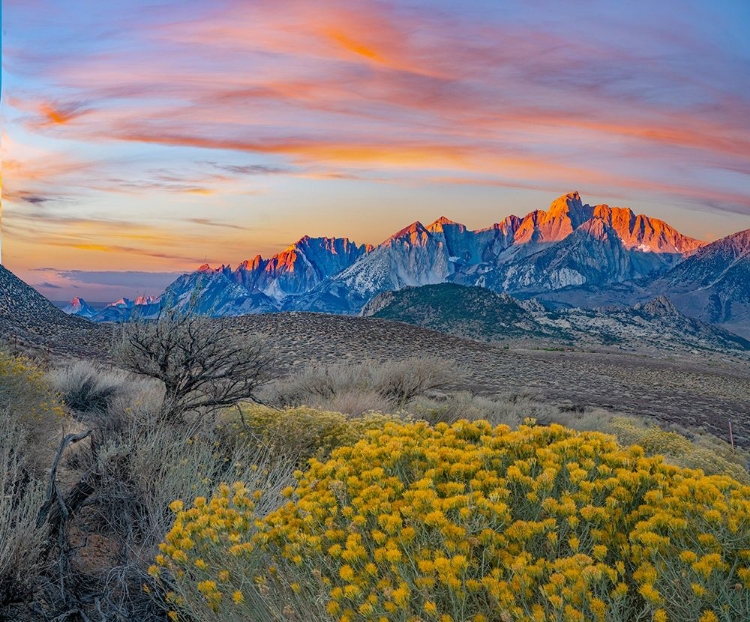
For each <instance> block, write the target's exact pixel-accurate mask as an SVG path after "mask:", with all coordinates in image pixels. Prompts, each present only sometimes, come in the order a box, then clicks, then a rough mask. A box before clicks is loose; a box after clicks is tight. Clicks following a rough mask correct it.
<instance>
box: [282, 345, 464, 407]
mask: <svg viewBox="0 0 750 622" xmlns="http://www.w3.org/2000/svg"><path fill="white" fill-rule="evenodd" d="M456 375H457V372H456V370H455V366H454V365H453V364H452V363H451V362H447V361H444V360H442V359H436V358H421V359H417V358H409V359H404V360H401V361H388V362H385V363H381V362H377V361H369V360H365V361H361V362H359V363H336V364H333V365H311V366H309V367H307V368H305V369H304V370H303V371H302V372H301V373H300V374H299V375H297V376H293V377H291V378H285V379H283V380H281V381H277V382H276V383H274V385H273V387H272V389H271V391H272V397H271V401H272V402H273V403H276V404H277V405H279V406H301V405H308V406H314V407H316V408H322V409H325V410H335V411H339V412H344V413H347V414H354V415H358V414H361V413H362V412H366V411H367V410H379V411H382V412H386V411H393V410H399V409H402V408H403V407H405V406H406V405H407V404H409V403H410V402H412V401H413V400H414V399H415V398H416V397H418V396H420V395H424V394H425V393H428V392H429V391H431V390H436V389H445V388H446V387H447V386H449V385H450V383H451V382H453V381H455V380H456Z"/></svg>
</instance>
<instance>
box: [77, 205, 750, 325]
mask: <svg viewBox="0 0 750 622" xmlns="http://www.w3.org/2000/svg"><path fill="white" fill-rule="evenodd" d="M440 283H453V284H457V285H467V286H478V287H481V288H485V289H487V290H490V291H492V292H495V293H499V294H509V295H510V296H513V297H514V298H516V299H519V300H529V299H536V301H537V303H539V304H541V305H543V307H544V308H546V309H548V310H551V311H552V310H555V311H561V310H565V309H571V308H581V309H595V308H599V307H615V308H616V307H621V308H626V307H633V306H634V305H636V304H645V303H648V302H649V301H651V300H653V299H655V298H657V297H663V298H660V300H662V302H664V301H666V303H665V304H669V305H670V306H671V305H673V306H674V308H675V310H676V311H678V312H679V313H680V314H684V315H685V316H687V317H690V318H694V319H696V320H700V321H701V322H704V323H710V324H718V325H720V327H721V328H723V329H726V330H729V331H732V332H734V333H736V334H738V335H742V336H743V337H747V338H750V230H747V231H743V232H740V233H736V234H734V235H731V236H729V237H726V238H723V239H721V240H717V241H714V242H711V243H706V242H704V241H701V240H696V239H693V238H690V237H687V236H685V235H683V234H681V233H680V232H679V231H677V230H676V229H674V228H673V227H671V226H670V225H668V224H667V223H665V222H663V221H661V220H658V219H655V218H649V217H648V216H644V215H641V214H635V213H634V212H633V211H632V210H630V209H629V208H626V207H610V206H608V205H594V206H592V205H588V204H586V203H583V201H582V200H581V197H580V195H579V194H578V192H572V193H569V194H566V195H563V196H561V197H559V198H558V199H556V200H555V201H553V202H552V204H551V205H550V206H549V208H548V209H547V210H536V211H533V212H531V213H529V214H527V215H526V216H524V217H518V216H513V215H511V216H508V217H507V218H505V219H504V220H502V221H501V222H499V223H496V224H493V225H491V226H490V227H487V228H486V229H479V230H475V231H472V230H469V229H467V228H466V227H465V226H464V225H462V224H460V223H457V222H453V221H452V220H449V219H448V218H445V217H441V218H439V219H437V220H436V221H435V222H433V223H431V224H429V225H423V224H422V223H420V222H414V223H412V224H411V225H409V226H408V227H405V228H404V229H402V230H400V231H398V232H397V233H395V234H393V235H392V236H391V237H389V238H388V239H387V240H385V241H384V242H382V243H381V244H380V245H378V246H377V247H372V246H367V245H363V244H355V243H354V242H352V241H350V240H348V239H347V238H310V237H307V236H305V237H303V238H302V239H301V240H299V241H298V242H296V243H294V244H292V245H291V246H290V247H288V248H287V249H286V250H284V251H283V252H281V253H279V254H278V255H274V256H273V257H271V258H270V259H264V258H263V257H261V256H259V255H258V256H256V257H255V258H254V259H252V260H248V261H244V262H243V263H241V264H240V265H239V266H238V267H237V268H235V269H232V268H231V267H230V266H224V265H222V266H220V267H218V268H211V267H210V266H208V265H204V266H201V267H200V268H199V269H198V270H196V271H195V272H192V273H187V274H184V275H182V276H180V277H179V278H178V279H177V280H176V281H174V282H173V283H172V284H171V285H169V286H168V287H167V288H166V290H165V291H164V292H163V293H162V294H161V296H159V297H158V298H155V299H151V298H144V299H139V300H135V301H131V300H120V301H118V302H117V303H114V304H113V305H110V306H108V307H106V308H105V309H103V310H101V311H98V312H96V311H94V310H93V309H91V308H90V307H89V306H88V305H87V304H86V303H85V301H83V300H81V299H75V300H74V301H72V302H71V304H70V305H69V306H68V307H67V308H66V309H65V310H66V311H67V312H69V313H72V314H76V315H81V316H83V317H86V318H88V319H92V320H94V321H126V320H128V319H131V318H134V317H140V318H153V317H156V316H158V314H159V313H160V312H161V310H163V309H164V308H167V307H177V308H188V307H189V308H191V309H192V310H193V311H194V312H196V313H200V314H205V315H210V316H214V317H224V316H238V315H245V314H252V313H266V312H275V311H315V312H324V313H334V314H346V315H355V314H360V313H361V312H362V310H363V308H365V306H366V305H368V303H370V302H371V301H372V300H373V299H374V298H375V297H376V296H378V295H379V294H383V293H384V292H392V291H398V290H402V289H404V288H407V287H419V286H423V285H435V284H440Z"/></svg>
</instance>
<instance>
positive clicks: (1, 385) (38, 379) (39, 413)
mask: <svg viewBox="0 0 750 622" xmlns="http://www.w3.org/2000/svg"><path fill="white" fill-rule="evenodd" d="M0 404H3V405H5V406H6V407H8V408H10V409H11V410H12V411H13V412H14V413H16V415H17V416H18V419H19V421H20V422H21V423H22V424H24V425H26V426H31V425H32V424H38V423H39V422H43V421H48V420H54V419H55V418H62V417H63V416H64V414H65V411H64V410H63V407H62V405H61V403H60V399H59V396H58V395H57V393H56V392H55V391H54V390H53V389H52V388H51V387H50V386H49V385H48V384H47V382H46V381H45V377H44V371H42V370H41V369H40V368H39V367H38V366H37V365H35V364H34V363H33V361H31V359H28V358H26V357H25V356H11V355H10V354H8V353H7V352H2V351H0Z"/></svg>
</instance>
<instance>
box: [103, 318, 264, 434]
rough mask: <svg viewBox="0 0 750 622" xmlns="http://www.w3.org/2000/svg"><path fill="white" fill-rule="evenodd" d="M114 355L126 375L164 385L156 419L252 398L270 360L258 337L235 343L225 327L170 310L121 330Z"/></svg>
mask: <svg viewBox="0 0 750 622" xmlns="http://www.w3.org/2000/svg"><path fill="white" fill-rule="evenodd" d="M123 330H124V335H123V343H122V345H121V346H120V347H119V349H118V350H117V355H118V358H119V360H120V362H121V364H122V365H123V366H124V367H125V368H126V369H128V370H130V371H132V372H134V373H136V374H139V375H142V376H146V377H149V378H155V379H157V380H159V381H160V382H161V383H163V385H164V402H163V406H162V409H161V415H160V416H161V418H163V419H165V420H167V421H176V420H180V419H182V418H183V417H184V415H185V413H188V412H191V411H197V410H213V409H218V408H223V407H226V406H232V405H234V404H236V403H238V402H239V401H242V400H245V401H247V400H251V401H254V400H255V399H257V395H256V394H257V390H258V388H259V387H260V386H261V385H262V384H263V383H264V382H265V381H266V379H267V375H268V367H269V365H270V358H269V356H268V355H267V351H266V347H265V344H264V342H263V340H262V339H261V338H260V337H251V336H248V337H244V338H243V339H240V338H238V337H236V336H234V335H233V334H232V333H231V331H230V325H229V324H228V323H226V322H221V321H216V320H212V319H210V318H206V317H201V316H196V315H193V314H190V313H187V314H185V313H180V312H178V311H172V312H169V313H167V314H166V315H165V316H164V317H162V318H160V319H158V320H155V321H151V322H149V321H142V322H134V323H131V324H127V325H125V327H124V329H123Z"/></svg>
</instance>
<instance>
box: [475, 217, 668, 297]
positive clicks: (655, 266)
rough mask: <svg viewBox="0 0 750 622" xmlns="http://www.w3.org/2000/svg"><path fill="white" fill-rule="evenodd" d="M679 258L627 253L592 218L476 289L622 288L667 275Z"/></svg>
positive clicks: (507, 265)
mask: <svg viewBox="0 0 750 622" xmlns="http://www.w3.org/2000/svg"><path fill="white" fill-rule="evenodd" d="M678 258H681V256H680V255H675V254H673V253H657V252H648V251H641V250H638V249H634V248H627V247H626V245H625V243H624V242H623V240H622V238H621V237H620V236H619V234H618V232H617V231H616V230H615V229H614V228H613V227H611V226H610V225H609V224H607V223H606V222H605V220H604V219H602V218H599V217H594V218H591V219H590V220H587V221H586V222H584V223H583V224H582V225H581V226H580V227H578V228H577V229H576V230H575V231H574V232H573V233H571V234H569V235H568V236H567V237H565V238H564V239H563V240H561V241H560V242H558V243H556V244H551V245H547V246H546V247H544V248H543V249H542V250H540V251H538V252H537V253H534V254H532V255H526V256H522V257H520V258H517V259H514V260H512V261H509V262H508V263H505V264H501V265H500V266H498V267H497V269H495V270H492V271H488V272H485V273H484V274H482V275H480V276H479V277H478V278H477V279H476V281H475V282H474V284H476V285H479V286H482V287H488V288H489V289H492V290H494V291H501V292H511V293H522V292H532V293H533V292H540V291H545V290H555V289H561V288H563V287H567V286H570V285H583V284H590V285H598V284H604V283H620V282H623V281H627V280H631V279H634V278H639V277H644V276H647V275H650V274H654V273H658V272H660V271H663V270H665V269H666V268H668V267H669V266H670V265H671V264H673V263H674V262H675V261H676V260H677V259H678Z"/></svg>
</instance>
